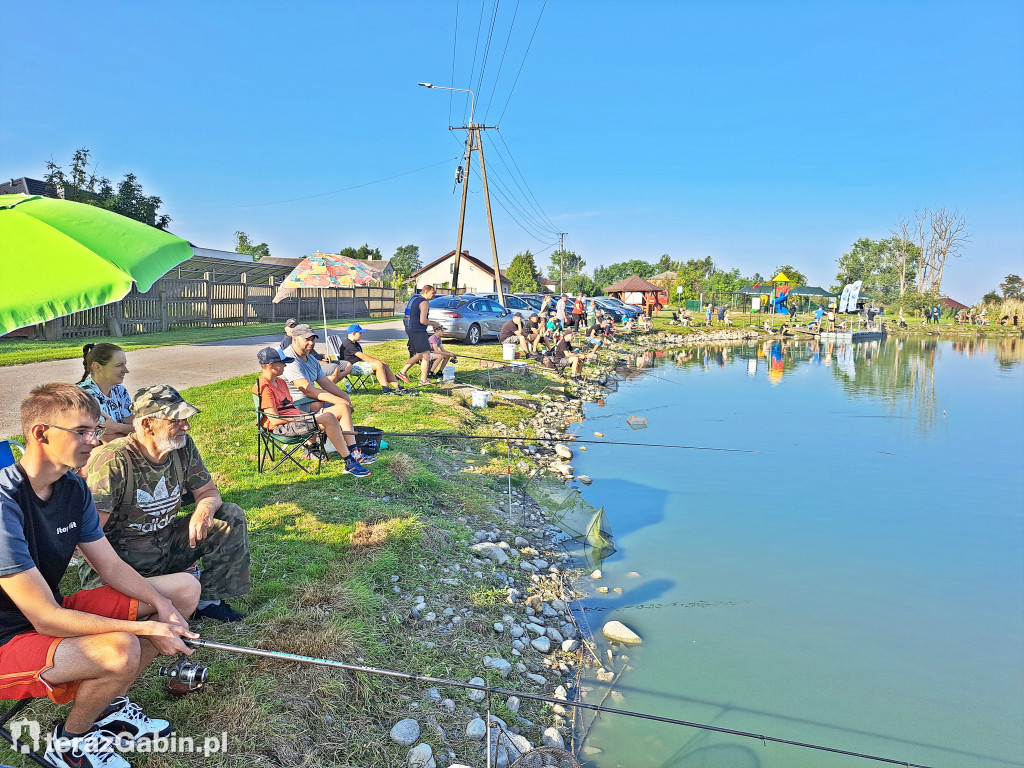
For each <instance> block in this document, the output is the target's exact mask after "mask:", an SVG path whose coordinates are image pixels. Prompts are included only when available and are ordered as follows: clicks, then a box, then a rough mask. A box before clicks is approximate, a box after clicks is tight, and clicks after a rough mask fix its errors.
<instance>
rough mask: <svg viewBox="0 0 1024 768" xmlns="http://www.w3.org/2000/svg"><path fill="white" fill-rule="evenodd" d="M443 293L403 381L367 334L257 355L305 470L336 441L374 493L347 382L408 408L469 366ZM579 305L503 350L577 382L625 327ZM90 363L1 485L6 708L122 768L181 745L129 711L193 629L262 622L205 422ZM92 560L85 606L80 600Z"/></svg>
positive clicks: (547, 313) (28, 429)
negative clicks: (147, 743)
mask: <svg viewBox="0 0 1024 768" xmlns="http://www.w3.org/2000/svg"><path fill="white" fill-rule="evenodd" d="M433 293H434V290H433V288H432V287H431V286H425V287H424V288H423V289H422V290H421V291H420V292H419V293H418V294H417V298H418V299H419V300H418V301H414V302H413V303H412V313H411V314H410V322H409V328H408V335H409V353H410V356H409V360H408V361H407V362H406V364H405V365H404V366H403V367H402V368H401V369H400V370H398V371H395V370H392V368H391V367H390V366H389V365H388V364H387V363H386V362H384V361H383V360H380V359H379V358H376V357H374V356H373V355H370V354H368V353H367V352H366V351H364V349H363V347H362V345H361V344H360V339H361V338H362V335H363V328H362V327H361V326H359V325H358V324H353V325H351V326H349V327H348V329H347V330H346V333H345V336H344V338H343V339H341V341H340V344H339V345H338V351H339V352H340V355H339V359H338V360H337V361H333V362H332V361H328V360H327V359H325V358H324V356H323V355H321V354H320V353H318V352H317V351H316V349H315V345H316V342H317V341H318V340H319V335H318V334H317V333H316V331H314V330H313V329H312V328H311V327H310V326H309V325H307V324H304V323H299V322H298V321H297V320H295V319H291V320H289V321H288V322H287V323H286V324H285V336H284V338H283V339H282V340H281V342H280V344H278V345H272V346H267V347H264V348H263V349H261V350H259V352H258V353H257V354H256V361H255V362H256V364H257V365H258V367H259V375H258V377H257V379H256V383H255V384H254V385H253V388H252V392H253V394H254V395H255V397H256V399H257V401H258V403H259V418H260V422H261V427H262V428H263V429H266V430H269V431H271V432H273V433H274V434H277V435H280V436H283V437H290V438H302V437H307V436H308V437H309V440H308V441H306V442H305V446H306V448H305V456H306V457H307V458H317V459H323V458H324V457H323V456H322V455H318V454H317V451H318V450H319V449H318V447H317V446H320V445H323V444H324V441H323V440H321V439H320V438H321V436H322V437H323V438H325V439H326V441H327V442H329V443H330V445H331V446H333V448H334V449H335V450H336V451H337V453H338V454H339V456H340V457H341V459H342V460H343V462H344V472H345V473H347V474H350V475H353V476H354V477H356V478H362V477H368V476H369V475H370V471H369V470H368V469H367V466H368V465H369V464H371V463H372V462H373V461H374V460H375V458H376V457H375V456H370V455H366V454H365V453H363V452H362V451H361V450H360V448H359V445H358V443H357V441H356V439H355V438H356V430H355V426H354V422H353V412H354V407H353V404H352V398H351V396H350V395H349V393H348V391H346V390H347V386H346V382H347V377H348V376H350V375H351V374H352V373H353V372H356V373H360V372H361V373H362V374H363V375H371V374H372V376H373V377H374V378H375V379H376V381H377V383H378V384H379V385H380V388H381V392H382V393H383V394H392V395H396V394H397V395H402V394H405V395H410V394H416V393H415V392H412V391H410V390H409V389H406V388H405V387H403V384H408V383H409V381H410V380H409V377H408V375H407V374H408V373H409V372H410V371H412V370H413V368H414V367H417V366H418V367H419V381H420V383H421V384H426V383H428V382H429V379H430V377H433V376H438V375H441V374H442V372H443V369H444V367H445V366H446V365H448V364H449V363H451V362H453V361H454V360H455V359H456V358H455V356H454V354H453V353H452V352H449V351H448V350H446V349H445V347H444V344H443V342H442V339H441V336H440V334H439V332H438V329H436V328H434V327H432V326H431V325H430V324H429V322H428V311H429V301H430V299H431V298H432V297H433ZM567 299H568V297H566V296H563V297H561V298H559V299H558V300H557V301H554V302H550V301H546V302H545V303H544V307H542V309H541V310H540V311H539V312H537V313H534V314H531V315H530V316H528V317H523V316H522V315H519V314H513V315H511V316H510V317H509V319H508V321H507V322H506V323H505V326H504V327H503V328H502V330H501V334H500V338H501V341H502V342H503V343H511V344H515V345H516V346H517V348H518V349H519V351H520V352H521V353H522V354H523V355H524V356H536V357H537V359H538V360H540V361H542V362H544V363H545V364H547V365H550V366H552V367H557V368H559V369H562V370H564V371H566V372H568V374H569V375H570V376H572V377H579V376H580V375H581V373H582V367H583V363H584V360H585V359H586V357H587V354H588V352H592V351H596V350H597V349H600V348H601V347H602V346H603V345H605V344H606V343H607V342H608V340H609V339H612V338H614V334H615V330H616V329H615V324H614V323H613V322H612V320H611V318H610V317H605V316H603V315H602V313H601V312H600V311H599V312H598V313H597V316H596V317H594V318H593V321H592V322H590V323H589V324H588V318H587V307H586V304H585V303H584V302H583V301H582V300H577V301H576V302H573V303H572V304H569V303H568V301H567ZM577 310H579V311H577ZM577 336H580V337H582V338H583V339H585V348H584V349H580V348H577V347H576V346H574V345H573V341H574V340H575V339H576V338H577ZM588 348H589V349H588ZM584 350H587V351H584ZM82 363H83V369H84V370H83V375H82V378H81V380H80V381H79V382H78V383H77V384H71V383H64V382H55V383H50V384H41V385H39V386H36V387H35V388H34V389H32V390H31V392H30V394H29V395H28V397H26V398H25V400H24V401H23V402H22V404H21V412H20V413H21V426H22V432H23V434H24V437H25V442H26V445H25V450H24V454H23V455H22V456H21V458H20V460H19V461H17V462H16V463H14V464H12V465H10V466H8V467H5V468H3V469H0V513H2V518H0V519H2V524H0V587H2V588H0V681H2V682H0V688H2V694H3V698H7V699H24V698H35V697H44V696H45V697H49V698H50V699H51V700H52V701H54V702H55V703H57V704H64V703H69V702H70V703H71V708H70V711H69V713H68V715H67V718H66V719H65V720H64V721H63V722H58V723H57V724H56V726H55V728H54V731H53V734H52V738H51V739H50V740H49V741H48V747H47V753H46V759H47V760H49V761H50V762H51V763H52V764H53V765H68V766H75V767H76V768H98V767H99V766H102V767H103V768H124V767H126V766H129V763H128V761H127V760H126V759H125V758H124V757H123V756H122V755H121V754H120V752H119V751H118V749H117V747H120V748H121V750H122V751H123V750H124V749H125V748H126V746H128V745H130V744H132V743H133V742H140V741H143V740H148V739H153V738H155V737H160V736H166V735H167V734H169V733H171V731H172V726H171V724H170V723H169V722H168V721H167V720H164V719H160V718H154V717H149V716H147V715H146V714H144V713H143V712H142V710H141V708H140V707H139V706H138V705H137V704H135V703H134V702H132V701H131V700H130V699H129V698H128V690H129V688H130V687H131V686H132V684H133V683H134V682H135V680H136V679H137V678H138V677H139V675H141V674H142V672H143V671H144V670H145V669H146V667H147V666H148V665H149V663H150V662H151V661H152V660H153V659H154V658H155V657H156V656H157V655H160V654H163V655H171V656H173V655H175V654H185V655H191V653H192V651H193V649H192V647H191V646H190V645H189V643H188V640H190V639H195V638H197V637H198V635H196V634H195V632H193V631H192V630H191V629H190V626H189V621H197V620H202V619H208V620H214V621H221V622H239V621H243V620H244V619H245V618H246V615H245V614H244V613H241V612H240V611H238V610H236V609H235V608H233V607H232V606H231V604H230V603H229V602H228V600H233V599H235V598H237V597H241V596H244V595H246V594H247V593H248V592H249V588H250V556H249V532H248V524H247V521H246V514H245V511H244V510H243V509H242V508H241V507H239V506H238V505H237V504H232V503H230V502H225V501H224V500H223V498H222V497H221V493H220V489H219V488H218V485H217V482H216V480H215V479H214V476H213V475H212V474H211V472H210V471H209V470H208V469H207V466H206V463H205V462H204V460H203V457H202V455H201V452H200V450H199V448H198V447H197V446H196V444H195V442H194V441H193V439H192V435H191V430H190V423H191V419H193V418H194V417H195V416H197V415H198V414H199V413H200V410H199V409H198V408H197V407H196V406H194V405H193V404H191V403H189V402H187V401H186V400H185V399H184V398H183V397H182V396H181V394H179V393H178V392H177V390H175V389H174V388H173V387H171V386H169V385H167V384H152V385H149V386H145V387H142V388H140V389H138V390H136V391H135V393H134V394H130V393H129V390H128V389H127V388H126V387H125V385H124V380H125V377H126V375H127V374H128V373H129V369H128V360H127V356H126V354H125V352H124V350H123V349H121V348H120V347H118V346H117V345H115V344H109V343H101V344H86V345H85V347H84V348H83V357H82ZM188 505H192V510H191V511H190V512H187V513H186V514H182V511H183V509H184V508H186V507H187V506H188ZM76 555H77V556H78V557H79V558H80V560H79V567H78V576H79V581H80V584H81V590H80V591H77V592H75V593H74V594H71V595H66V596H65V595H63V594H62V592H61V590H60V583H61V580H62V578H63V577H64V574H65V572H66V571H67V569H68V566H69V565H70V564H71V562H72V558H73V557H76ZM178 692H183V691H178Z"/></svg>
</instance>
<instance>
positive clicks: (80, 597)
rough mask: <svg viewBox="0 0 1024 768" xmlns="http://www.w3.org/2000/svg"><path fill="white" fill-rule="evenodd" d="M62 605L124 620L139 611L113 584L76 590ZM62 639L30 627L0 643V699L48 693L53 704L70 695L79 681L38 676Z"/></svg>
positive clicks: (29, 697) (47, 666) (59, 702)
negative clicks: (52, 682)
mask: <svg viewBox="0 0 1024 768" xmlns="http://www.w3.org/2000/svg"><path fill="white" fill-rule="evenodd" d="M62 605H63V607H64V608H68V609H69V610H73V611H81V612H82V613H91V614H94V615H96V616H106V617H107V618H108V619H124V620H127V621H135V619H136V618H138V613H139V601H138V600H136V599H135V598H134V597H128V596H127V595H123V594H121V593H120V592H118V591H117V590H116V589H114V588H113V587H97V588H96V589H85V590H82V591H81V592H76V593H75V594H73V595H68V596H67V597H65V598H64V601H63V604H62ZM63 639H64V638H63V637H48V636H47V635H40V634H39V633H38V632H36V631H35V630H31V631H29V632H23V633H22V634H20V635H16V636H15V637H13V638H11V639H10V640H8V641H7V642H6V643H4V644H3V645H0V699H33V698H42V697H43V696H48V697H49V698H50V699H51V700H52V701H53V702H54V703H56V704H67V703H68V702H69V701H71V700H72V699H74V698H75V694H76V693H77V692H78V682H79V681H77V680H73V681H71V682H69V683H59V684H53V685H51V684H50V683H48V682H46V681H45V680H43V679H42V674H43V673H44V672H46V670H48V669H50V668H52V667H53V655H54V654H55V653H56V652H57V646H58V645H60V642H61V640H63Z"/></svg>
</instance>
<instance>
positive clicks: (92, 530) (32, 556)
mask: <svg viewBox="0 0 1024 768" xmlns="http://www.w3.org/2000/svg"><path fill="white" fill-rule="evenodd" d="M101 538H103V529H102V528H100V518H99V515H98V514H97V513H96V505H95V504H93V501H92V494H91V493H89V489H88V487H86V485H85V480H83V479H82V478H81V477H79V476H78V475H76V474H73V473H72V472H68V473H66V474H65V475H62V476H61V478H60V479H59V480H57V482H56V483H54V485H53V494H52V495H51V496H50V498H49V500H48V501H43V500H41V499H40V498H39V497H38V496H37V495H36V492H35V491H34V490H33V489H32V484H31V483H30V482H29V481H28V479H27V478H26V477H25V476H24V475H23V474H22V472H21V468H20V467H19V466H18V465H17V464H14V465H12V466H9V467H5V468H4V469H0V576H11V575H13V574H16V573H22V572H23V571H28V570H31V569H32V568H38V569H39V573H40V574H42V576H43V579H44V580H45V581H46V585H47V586H48V587H49V588H50V591H51V592H52V593H53V599H54V600H55V601H57V604H58V605H60V603H61V599H62V598H61V594H60V589H59V586H60V580H61V578H63V576H64V571H66V570H67V568H68V563H70V562H71V556H72V555H74V553H75V547H77V546H78V545H79V544H80V543H86V544H87V543H89V542H90V541H97V540H99V539H101ZM31 629H32V622H30V621H29V620H28V619H27V618H25V614H23V613H22V612H21V611H20V610H19V609H18V607H17V606H16V605H15V604H14V601H13V600H11V598H10V597H8V596H7V593H6V592H5V591H4V590H3V589H0V645H3V644H4V643H6V642H7V641H9V640H10V639H11V638H12V637H14V636H16V635H20V634H21V633H22V632H28V631H29V630H31Z"/></svg>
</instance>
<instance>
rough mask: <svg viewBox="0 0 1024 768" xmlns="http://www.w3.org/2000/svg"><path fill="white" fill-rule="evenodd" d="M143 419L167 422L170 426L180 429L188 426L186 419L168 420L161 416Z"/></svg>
mask: <svg viewBox="0 0 1024 768" xmlns="http://www.w3.org/2000/svg"><path fill="white" fill-rule="evenodd" d="M144 418H147V419H156V420H157V421H169V422H171V424H173V425H174V426H176V427H181V426H185V427H187V426H189V421H188V419H168V418H164V417H163V416H145V417H144Z"/></svg>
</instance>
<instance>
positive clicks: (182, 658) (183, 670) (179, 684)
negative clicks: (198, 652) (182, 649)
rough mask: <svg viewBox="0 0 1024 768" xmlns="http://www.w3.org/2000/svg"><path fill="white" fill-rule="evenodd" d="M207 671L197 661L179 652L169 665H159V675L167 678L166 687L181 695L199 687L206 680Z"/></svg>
mask: <svg viewBox="0 0 1024 768" xmlns="http://www.w3.org/2000/svg"><path fill="white" fill-rule="evenodd" d="M208 672H209V670H208V669H207V668H206V667H204V666H203V665H202V664H200V663H199V662H198V661H192V660H191V659H189V657H188V656H186V655H184V654H179V655H178V658H177V659H176V660H175V662H174V663H173V664H171V665H170V666H169V667H160V675H161V676H162V677H166V678H169V679H168V681H167V687H168V688H169V689H170V690H171V693H173V694H175V695H177V696H183V695H185V694H186V693H191V692H192V691H195V690H198V689H199V688H201V687H202V686H203V684H204V683H205V682H206V675H207V673H208Z"/></svg>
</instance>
